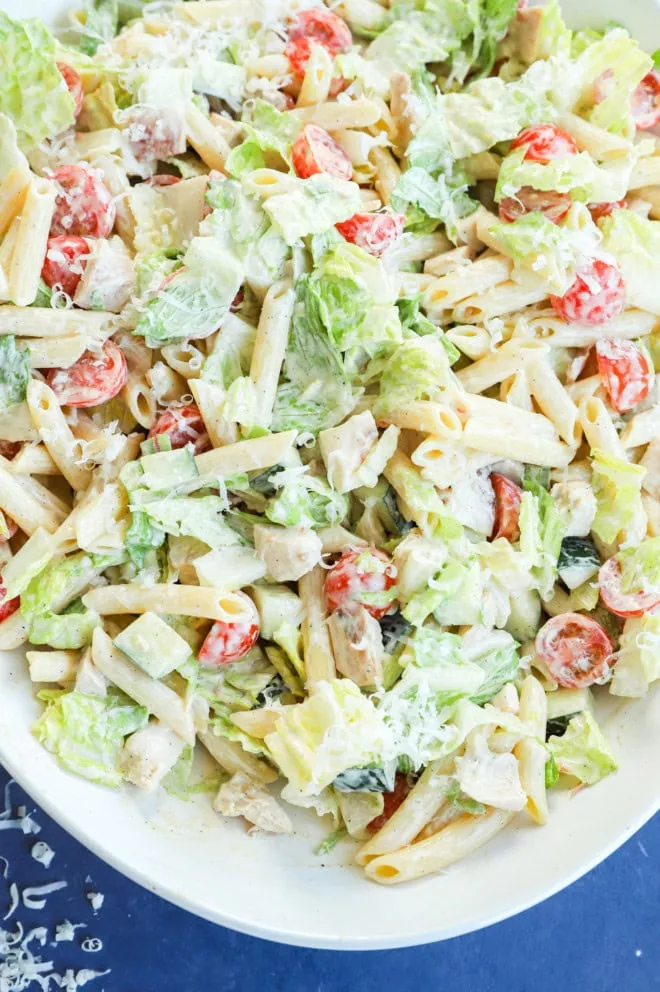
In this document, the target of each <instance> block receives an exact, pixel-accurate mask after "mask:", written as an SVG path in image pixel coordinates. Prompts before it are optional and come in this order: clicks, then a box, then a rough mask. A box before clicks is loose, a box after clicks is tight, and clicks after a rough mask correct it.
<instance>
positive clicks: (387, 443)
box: [319, 410, 399, 493]
mask: <svg viewBox="0 0 660 992" xmlns="http://www.w3.org/2000/svg"><path fill="white" fill-rule="evenodd" d="M398 439H399V430H398V428H397V427H392V426H390V427H388V428H387V430H386V431H385V432H384V434H383V436H382V437H379V436H378V428H377V427H376V421H375V420H374V417H373V414H372V413H371V411H370V410H365V411H364V412H363V413H356V414H355V416H353V417H349V418H348V420H347V421H346V422H345V423H343V424H341V425H340V426H339V427H330V428H329V429H328V430H325V431H321V433H320V434H319V447H320V449H321V455H322V457H323V461H324V462H325V467H326V471H327V475H328V482H329V483H330V485H331V486H332V487H333V489H336V490H337V492H338V493H348V492H350V491H351V490H352V489H357V488H358V486H369V487H373V486H375V485H376V483H377V482H378V477H379V476H380V475H381V474H382V472H383V469H384V468H385V466H386V465H387V463H388V461H389V460H390V458H391V457H392V455H393V454H394V451H395V449H396V446H397V443H398Z"/></svg>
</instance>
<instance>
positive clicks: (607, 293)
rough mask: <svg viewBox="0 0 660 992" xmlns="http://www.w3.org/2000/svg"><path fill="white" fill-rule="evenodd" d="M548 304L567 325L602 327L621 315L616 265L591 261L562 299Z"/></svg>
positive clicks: (621, 284) (623, 299)
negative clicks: (550, 304) (599, 325)
mask: <svg viewBox="0 0 660 992" xmlns="http://www.w3.org/2000/svg"><path fill="white" fill-rule="evenodd" d="M550 301H551V303H552V305H553V307H554V308H555V310H556V311H557V313H558V314H559V316H560V317H561V318H562V319H563V320H565V321H566V322H567V323H569V324H591V325H597V324H606V323H607V321H608V320H612V319H613V318H614V317H618V315H619V314H620V313H621V312H622V311H623V309H624V307H625V305H626V288H625V285H624V282H623V277H622V276H621V273H620V272H619V270H618V269H617V267H616V265H611V264H610V263H609V262H605V261H603V259H602V258H594V259H593V261H591V262H590V263H589V264H588V265H587V266H585V268H583V269H581V271H580V272H579V274H578V275H577V276H576V278H575V282H574V283H573V285H572V286H570V288H569V289H568V290H567V291H566V292H565V293H564V295H563V296H551V297H550Z"/></svg>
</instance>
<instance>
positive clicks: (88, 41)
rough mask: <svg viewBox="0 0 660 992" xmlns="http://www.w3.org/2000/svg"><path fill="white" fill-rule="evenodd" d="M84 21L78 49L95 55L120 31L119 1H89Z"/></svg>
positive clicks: (83, 16) (86, 53)
mask: <svg viewBox="0 0 660 992" xmlns="http://www.w3.org/2000/svg"><path fill="white" fill-rule="evenodd" d="M137 16H138V17H139V16H140V15H139V14H138V15H137ZM82 20H83V29H82V34H81V35H80V38H79V40H78V48H79V49H80V50H81V52H84V53H85V55H95V54H96V51H97V49H98V48H99V46H100V45H104V44H105V43H106V42H107V41H110V40H111V38H114V36H115V35H116V34H117V31H118V30H119V2H118V0H89V2H88V3H87V5H86V9H85V10H84V11H83V14H82Z"/></svg>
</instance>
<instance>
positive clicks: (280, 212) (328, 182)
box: [263, 173, 361, 245]
mask: <svg viewBox="0 0 660 992" xmlns="http://www.w3.org/2000/svg"><path fill="white" fill-rule="evenodd" d="M360 208H361V200H360V189H359V187H358V186H357V184H356V183H353V182H349V181H347V180H345V179H337V178H336V177H335V176H329V175H326V174H325V173H320V174H317V175H314V176H310V178H309V179H297V180H292V185H291V188H290V189H287V190H286V192H282V193H275V194H274V195H273V196H269V197H268V198H267V199H266V200H264V202H263V209H264V211H265V212H266V214H267V215H268V217H269V218H270V220H271V221H272V223H273V224H274V226H275V228H276V229H277V231H278V232H279V233H280V234H281V236H282V237H283V238H284V241H285V242H286V244H287V245H293V244H295V243H296V241H299V240H300V239H301V238H304V237H307V235H308V234H319V233H321V232H323V231H325V230H327V228H329V227H331V226H332V225H333V224H337V223H339V222H340V221H343V220H348V218H349V217H352V216H353V214H356V213H358V212H359V210H360Z"/></svg>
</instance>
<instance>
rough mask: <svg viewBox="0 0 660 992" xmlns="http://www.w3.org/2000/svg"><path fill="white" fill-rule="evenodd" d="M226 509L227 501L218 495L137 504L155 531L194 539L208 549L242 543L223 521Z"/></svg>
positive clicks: (167, 498) (157, 500)
mask: <svg viewBox="0 0 660 992" xmlns="http://www.w3.org/2000/svg"><path fill="white" fill-rule="evenodd" d="M226 508H227V503H226V501H225V500H223V499H222V498H221V497H219V496H201V497H186V496H179V497H176V496H174V497H172V496H166V497H164V498H163V499H154V500H149V501H148V502H145V503H141V504H140V511H141V512H142V513H144V514H145V516H146V517H147V518H148V519H149V521H150V523H151V524H153V526H154V527H155V528H156V529H157V530H160V531H164V532H165V533H166V534H172V535H175V536H181V535H183V536H187V537H196V538H197V540H198V541H204V543H205V544H208V545H209V547H211V548H227V547H230V546H232V545H234V544H240V543H241V540H240V538H239V536H238V534H237V533H236V531H235V530H233V529H232V528H231V527H230V526H229V524H228V523H226V521H225V520H224V518H223V512H224V510H226Z"/></svg>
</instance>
